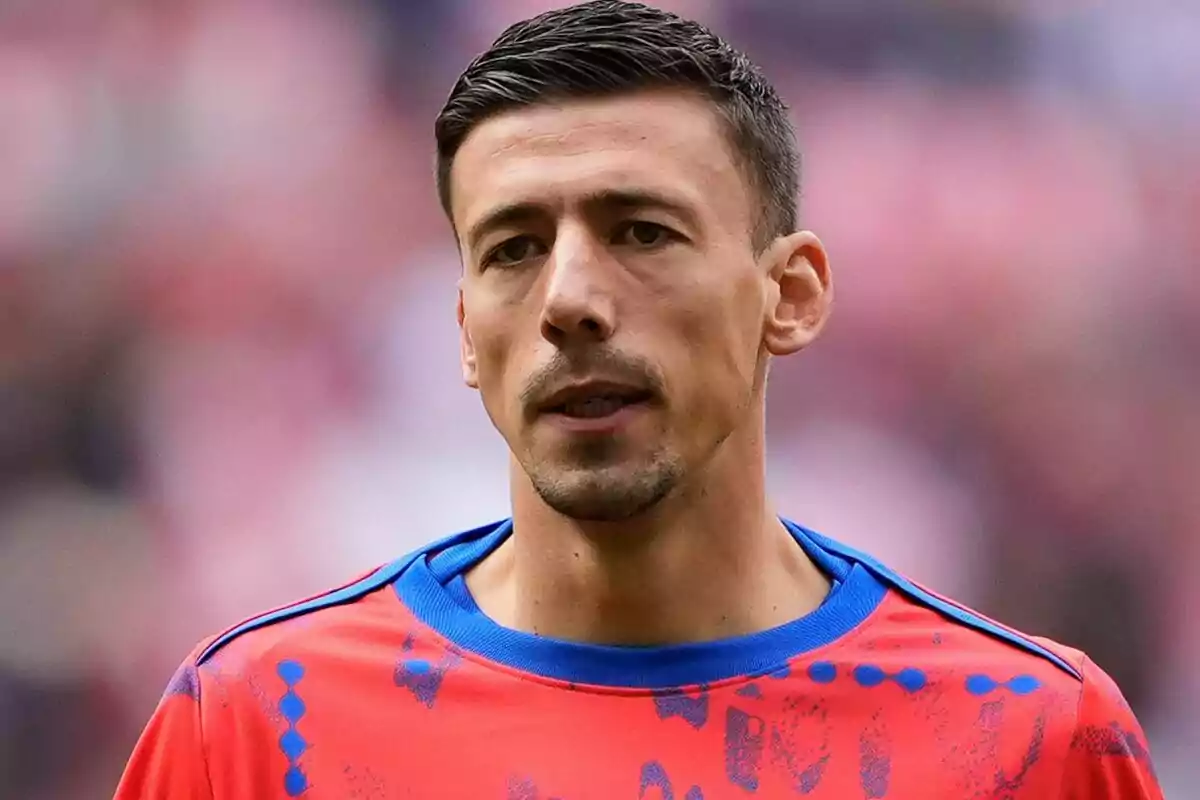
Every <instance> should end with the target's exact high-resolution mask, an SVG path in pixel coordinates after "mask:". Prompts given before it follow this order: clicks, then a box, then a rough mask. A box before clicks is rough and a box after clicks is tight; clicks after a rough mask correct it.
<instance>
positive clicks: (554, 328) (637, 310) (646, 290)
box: [436, 0, 830, 521]
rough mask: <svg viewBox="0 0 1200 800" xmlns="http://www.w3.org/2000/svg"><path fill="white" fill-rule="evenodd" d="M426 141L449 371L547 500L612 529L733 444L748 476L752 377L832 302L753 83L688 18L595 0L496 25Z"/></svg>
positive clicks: (757, 76)
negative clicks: (441, 249)
mask: <svg viewBox="0 0 1200 800" xmlns="http://www.w3.org/2000/svg"><path fill="white" fill-rule="evenodd" d="M436 133H437V145H438V189H439V194H440V197H441V201H442V204H443V206H444V208H445V210H446V213H447V215H448V217H449V218H450V221H451V223H452V225H453V227H454V231H455V235H456V237H457V240H458V244H459V248H460V252H461V254H462V260H463V274H462V279H461V283H460V291H459V306H458V316H459V323H460V327H461V331H462V337H461V338H462V341H461V345H462V348H461V349H462V366H463V372H464V377H465V380H466V382H467V383H468V384H469V385H470V386H472V387H475V388H477V389H478V390H479V391H480V393H481V395H482V398H483V402H484V406H485V408H486V409H487V412H488V414H489V416H490V417H491V419H492V421H493V422H494V423H495V425H496V427H497V429H498V430H499V431H500V432H501V434H502V435H503V436H504V437H505V439H506V440H507V442H508V445H509V447H510V449H511V451H512V453H513V457H514V460H515V461H516V463H518V464H519V465H520V467H521V468H522V469H523V470H524V473H525V475H526V476H527V477H528V479H529V484H530V485H531V486H532V487H533V489H534V490H535V491H536V492H537V494H538V495H539V496H540V497H541V499H542V500H543V501H544V502H545V503H546V504H547V505H549V506H550V507H551V508H553V509H555V510H557V511H558V512H560V513H562V514H564V515H566V516H569V517H572V518H575V519H579V520H603V521H617V520H622V519H628V518H630V517H633V516H636V515H638V514H641V513H644V512H646V511H648V510H649V509H651V508H653V507H655V506H656V505H657V504H659V503H660V502H661V501H663V500H664V499H666V498H668V497H670V496H672V495H673V494H674V493H677V492H678V491H679V490H680V489H681V487H684V486H686V485H687V484H689V482H695V481H696V480H697V478H698V477H699V476H702V475H704V474H705V473H706V472H708V471H709V468H710V466H711V465H712V464H713V462H714V459H715V458H716V457H717V455H718V454H719V453H721V452H722V450H723V449H728V448H729V447H730V445H731V440H737V441H738V442H740V443H741V444H742V445H747V444H749V445H750V446H743V447H741V449H740V450H739V452H742V453H745V454H749V455H753V454H754V453H757V459H758V463H757V464H751V463H747V464H742V465H738V466H739V468H742V469H752V470H757V471H760V472H761V470H762V463H761V461H762V455H761V426H762V417H763V394H764V388H765V381H766V374H767V364H768V362H769V360H770V358H771V357H772V356H780V355H787V354H790V353H794V352H796V351H798V350H800V349H802V348H803V347H805V346H806V345H807V344H808V343H809V342H811V341H812V340H813V338H814V337H815V336H816V335H817V333H818V332H819V330H820V329H821V326H822V324H823V322H824V320H825V318H826V316H827V314H828V310H829V301H830V294H829V288H830V286H829V271H828V266H827V263H826V257H825V252H824V250H823V248H822V246H821V243H820V242H819V241H818V240H817V239H816V237H815V236H813V235H812V234H810V233H807V232H798V231H797V229H796V196H797V191H798V186H797V183H798V176H797V171H798V167H797V162H798V158H797V154H796V148H795V141H794V135H793V131H792V128H791V125H790V123H789V120H788V114H787V109H786V107H785V106H784V104H783V103H782V101H781V100H780V98H779V96H778V95H777V93H776V92H775V90H774V89H773V88H772V87H771V85H770V84H769V83H768V82H767V81H766V80H765V78H764V77H763V76H762V74H761V73H760V72H759V70H758V69H757V68H756V67H755V66H754V65H752V64H751V63H750V62H749V61H748V60H747V59H746V57H745V56H743V55H742V54H740V53H738V52H737V51H735V50H734V49H732V48H731V47H729V46H728V45H727V44H726V43H725V42H723V41H722V40H721V39H719V38H718V37H717V36H716V35H714V34H713V33H711V32H710V31H708V30H707V29H705V28H704V27H702V26H700V25H699V24H697V23H694V22H690V21H688V20H684V19H681V18H679V17H677V16H675V15H673V14H669V13H667V12H664V11H659V10H656V9H652V8H649V7H646V6H643V5H640V4H635V3H626V2H619V1H618V0H596V1H595V2H588V3H583V4H580V5H576V6H572V7H570V8H566V9H562V10H558V11H552V12H548V13H546V14H543V15H540V16H538V17H535V18H533V19H530V20H527V21H524V22H521V23H518V24H516V25H513V26H512V27H510V28H509V29H508V30H506V31H505V32H504V33H503V34H502V35H501V36H500V38H499V39H497V40H496V41H495V42H494V43H493V45H492V46H491V48H490V49H489V50H488V51H487V52H485V53H484V54H483V55H481V56H479V57H478V58H477V59H476V60H475V61H474V62H473V63H472V64H471V65H470V66H469V67H468V68H467V70H466V71H465V72H464V73H463V75H462V77H461V78H460V79H459V80H458V82H457V83H456V85H455V87H454V89H453V91H452V92H451V95H450V97H449V99H448V100H447V102H446V105H445V107H444V108H443V110H442V112H441V114H440V115H439V116H438V119H437V124H436ZM753 442H758V449H757V450H755V447H754V446H753Z"/></svg>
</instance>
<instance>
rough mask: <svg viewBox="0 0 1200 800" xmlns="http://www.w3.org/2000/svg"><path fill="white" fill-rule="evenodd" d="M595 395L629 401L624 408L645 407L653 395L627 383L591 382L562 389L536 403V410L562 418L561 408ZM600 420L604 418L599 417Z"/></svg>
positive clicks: (646, 390) (574, 384)
mask: <svg viewBox="0 0 1200 800" xmlns="http://www.w3.org/2000/svg"><path fill="white" fill-rule="evenodd" d="M597 395H611V396H614V397H619V398H622V399H626V400H629V401H630V402H629V405H628V406H626V408H633V407H636V406H640V405H645V404H646V403H649V402H650V401H651V400H652V399H653V394H652V393H651V392H650V391H649V390H648V389H644V388H642V387H640V386H634V385H631V384H628V383H616V382H613V381H595V380H593V381H584V382H581V383H573V384H571V385H570V386H564V387H562V388H561V389H559V390H557V391H555V392H554V393H553V394H551V395H550V396H549V397H547V398H546V399H545V400H543V401H542V402H540V403H538V406H537V410H538V413H539V414H554V415H556V416H564V415H563V414H562V413H561V412H562V409H563V406H565V405H567V404H568V403H572V402H576V401H581V400H586V399H587V398H589V397H596V396H597ZM618 413H619V412H618ZM609 416H613V415H609ZM600 419H604V418H603V417H601V418H600Z"/></svg>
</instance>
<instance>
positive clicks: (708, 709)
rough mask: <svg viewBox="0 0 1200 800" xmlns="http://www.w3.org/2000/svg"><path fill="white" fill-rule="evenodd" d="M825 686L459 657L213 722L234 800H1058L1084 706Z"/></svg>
mask: <svg viewBox="0 0 1200 800" xmlns="http://www.w3.org/2000/svg"><path fill="white" fill-rule="evenodd" d="M813 677H814V676H812V675H795V674H786V675H776V676H774V677H765V678H762V679H758V680H754V681H748V682H747V681H742V682H740V683H737V684H731V685H727V686H720V687H713V688H695V689H693V690H688V691H678V692H669V693H632V692H616V691H613V692H596V691H591V690H588V691H583V690H578V689H572V688H570V687H565V686H552V685H547V684H543V683H538V682H534V681H530V680H525V679H520V678H516V677H514V676H511V675H507V674H504V673H499V672H495V671H493V670H489V669H486V668H482V667H478V666H477V665H472V664H464V663H463V662H462V660H461V658H460V657H458V656H455V655H453V654H449V653H448V654H446V655H445V656H444V657H443V658H441V659H438V660H421V659H413V660H411V661H410V662H404V661H402V662H400V663H399V664H397V665H396V666H395V668H394V669H393V670H390V674H382V673H380V672H378V671H373V672H370V673H363V674H361V675H341V676H340V678H339V680H332V679H329V680H321V679H320V673H319V672H314V670H311V669H310V670H309V671H308V672H307V673H306V678H305V679H304V680H303V681H300V682H297V683H296V684H295V685H289V686H281V685H266V682H263V681H258V682H256V681H255V680H253V679H252V678H251V679H249V680H247V679H245V678H240V679H239V681H238V684H237V685H229V686H228V687H227V691H226V692H225V693H224V695H225V696H224V697H223V699H220V701H219V704H218V708H217V710H215V711H213V712H212V714H211V716H212V717H213V719H212V720H211V721H210V722H209V723H208V725H207V728H206V730H207V731H208V732H209V736H208V740H209V744H210V761H209V764H210V771H211V773H212V777H213V783H214V789H215V790H216V796H217V797H218V798H220V797H250V796H253V797H261V798H273V797H280V798H283V797H307V798H374V799H378V800H383V799H384V798H404V797H419V798H433V797H437V798H456V797H463V798H497V800H543V799H544V800H550V798H558V800H592V798H595V799H596V800H624V799H625V798H629V800H635V799H636V800H644V799H646V798H649V799H650V800H673V799H674V798H679V800H715V799H717V798H749V797H754V798H765V799H766V800H772V799H773V798H785V797H787V798H794V797H798V796H800V797H806V798H812V800H822V799H823V798H846V797H863V798H885V797H886V798H891V799H892V800H908V799H909V798H913V799H915V798H920V799H921V800H929V799H930V798H942V797H944V798H954V800H960V799H961V798H972V797H981V798H982V797H989V798H990V797H1007V798H1013V799H1014V800H1020V799H1021V798H1042V797H1048V796H1053V793H1054V791H1055V782H1056V781H1057V780H1058V775H1059V767H1058V764H1059V763H1060V761H1061V757H1062V753H1063V751H1064V748H1065V744H1066V742H1067V740H1068V738H1069V720H1068V717H1069V714H1068V713H1067V710H1066V707H1065V700H1066V698H1058V697H1055V696H1052V695H1050V694H1048V693H1039V692H1026V693H1023V694H1018V693H1014V692H1011V691H1005V689H1004V687H1003V686H999V685H997V686H996V687H994V689H993V690H992V691H989V692H978V691H976V692H972V691H969V687H968V684H967V683H966V680H965V677H964V676H960V675H956V674H953V673H947V674H942V675H924V674H923V675H922V676H921V677H922V680H921V681H917V680H916V676H915V675H909V676H907V677H906V678H905V677H898V676H889V675H886V674H885V675H882V676H876V675H874V674H872V675H865V674H864V675H860V676H858V678H859V680H856V679H854V676H853V675H849V676H848V677H847V679H844V680H835V679H833V678H831V679H829V680H823V678H824V677H825V676H824V675H823V674H821V673H819V672H818V673H817V674H816V676H815V677H816V678H817V679H818V680H813ZM330 678H332V676H330ZM876 678H878V680H876Z"/></svg>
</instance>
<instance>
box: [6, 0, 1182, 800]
mask: <svg viewBox="0 0 1200 800" xmlns="http://www.w3.org/2000/svg"><path fill="white" fill-rule="evenodd" d="M549 5H551V4H550V3H548V2H546V1H545V0H486V2H485V0H474V1H472V0H404V1H403V2H402V0H353V1H352V0H341V1H340V2H336V3H335V2H328V1H326V2H316V1H314V0H302V1H300V2H297V0H288V1H287V2H283V0H280V1H279V2H268V1H267V0H253V1H252V0H70V1H68V0H61V1H60V2H53V3H48V2H38V1H37V0H25V1H24V2H22V1H21V0H6V2H3V3H0V176H2V179H0V796H2V797H4V798H19V799H20V800H26V799H29V800H42V798H52V799H53V800H75V798H88V799H90V798H103V797H109V796H111V793H112V790H113V787H114V786H115V784H116V780H117V777H118V775H119V773H120V771H121V768H122V766H123V763H124V760H125V758H126V757H127V755H128V753H129V751H130V749H131V748H132V746H133V743H134V740H135V738H136V736H137V734H138V731H139V729H140V728H141V726H142V725H143V724H144V722H145V721H146V719H147V717H148V716H149V714H150V712H151V710H152V709H153V707H154V705H155V703H156V701H157V699H158V697H159V695H160V693H161V690H162V688H163V686H164V685H165V684H166V681H167V679H168V677H169V676H170V674H171V672H172V670H173V668H174V667H175V665H176V664H177V663H178V662H179V661H180V660H181V659H182V658H183V656H184V655H185V654H186V653H187V651H188V650H189V648H190V647H191V646H192V644H193V643H194V642H196V641H197V640H198V639H200V638H201V637H202V636H204V635H206V634H209V633H212V632H215V631H217V630H220V629H222V628H224V627H226V626H227V625H229V624H231V623H233V622H236V621H237V620H238V619H240V618H241V617H244V616H247V615H249V614H252V613H254V612H255V611H258V610H261V609H263V608H264V607H266V606H270V605H273V604H278V603H282V602H285V601H288V600H291V599H293V598H296V597H298V596H302V595H305V594H307V593H311V592H315V591H318V590H321V589H323V588H326V587H328V586H331V585H333V584H335V583H338V582H341V581H344V580H346V579H348V578H350V577H352V576H353V575H354V574H355V573H357V572H360V571H364V570H367V569H369V568H371V567H372V566H374V565H376V564H378V563H381V562H384V561H387V560H390V559H391V558H393V557H395V556H397V555H399V554H401V553H403V552H405V551H407V550H409V549H411V548H414V547H416V546H418V545H421V544H423V543H424V542H426V541H428V540H430V539H432V538H435V537H439V536H441V535H443V534H446V533H449V532H452V531H453V530H456V529H459V528H464V527H468V526H473V525H475V524H478V523H481V522H485V521H488V520H491V519H495V518H499V517H502V516H505V515H506V510H507V494H506V486H505V463H506V454H505V450H504V447H503V444H502V442H501V440H500V439H499V437H498V436H497V435H495V434H494V433H493V431H492V430H491V428H490V426H489V423H488V421H487V418H486V416H485V415H484V413H483V411H482V408H481V406H480V404H479V402H478V400H477V398H476V397H475V396H474V395H473V393H472V392H470V391H469V390H468V389H466V388H464V387H463V386H462V385H461V383H460V380H459V369H458V351H457V339H456V328H455V322H454V310H453V309H454V301H455V280H456V278H457V272H458V262H457V255H456V252H455V250H454V248H453V244H452V240H451V237H450V233H449V230H448V228H447V226H446V224H445V223H444V222H443V220H442V219H441V217H440V212H439V210H438V208H437V204H436V201H435V198H434V191H433V181H432V164H433V143H432V121H433V117H434V115H435V113H436V111H437V109H438V108H439V106H440V103H441V101H442V99H443V98H444V96H445V93H446V92H447V91H448V90H449V87H450V85H451V84H452V82H453V79H454V77H455V76H456V74H457V72H458V70H460V69H461V68H462V67H463V66H465V64H466V62H467V60H468V59H469V58H470V57H471V56H472V55H473V54H474V53H476V52H478V51H479V50H480V49H482V48H483V47H485V46H486V44H487V43H488V42H489V41H490V40H491V38H493V37H494V36H495V35H496V34H497V33H498V32H499V31H500V30H501V28H502V27H503V26H504V25H505V24H507V23H509V22H512V21H514V20H516V19H518V18H520V17H522V16H526V15H528V14H531V13H535V12H538V11H541V10H544V9H545V8H547V7H549ZM558 5H565V3H559V4H558ZM668 5H669V6H670V7H671V8H673V9H675V10H679V11H682V12H684V13H687V14H689V15H691V16H694V17H697V18H699V19H702V20H704V21H707V22H710V23H712V24H713V25H714V26H716V27H717V29H718V30H720V31H722V32H723V33H725V34H726V35H727V36H728V38H729V39H730V40H732V41H733V42H734V43H736V44H738V45H739V46H741V47H743V48H744V49H746V50H747V51H748V52H749V53H750V54H751V55H752V56H753V57H754V58H756V59H757V60H758V61H759V62H760V63H761V64H762V65H763V66H764V67H765V68H766V69H767V71H768V72H769V74H770V75H771V76H773V78H774V79H775V80H776V82H777V83H778V85H779V87H780V89H781V90H782V91H783V93H784V94H785V96H786V97H787V98H788V100H789V102H790V103H791V105H792V107H793V110H794V116H795V121H796V124H797V127H798V130H799V133H800V138H801V144H802V147H803V150H804V154H805V171H804V189H803V195H804V200H803V205H802V214H803V220H804V225H805V227H810V228H812V229H814V230H815V231H817V232H818V233H819V234H820V235H821V236H822V238H823V239H824V240H825V242H826V244H827V245H828V247H829V248H830V250H831V253H832V256H833V264H834V268H835V276H836V280H837V289H838V304H839V308H838V310H837V313H836V314H835V315H834V320H833V323H832V325H831V327H830V328H829V329H828V335H827V337H826V338H825V339H824V340H823V341H822V342H820V343H819V344H818V345H817V346H815V347H814V348H813V349H812V350H810V351H808V352H806V353H805V354H803V355H802V356H800V357H797V358H794V359H791V360H789V361H788V362H781V363H779V364H778V367H777V369H776V371H775V372H774V374H773V384H772V386H771V398H770V404H769V408H770V435H771V440H770V441H771V447H772V451H771V465H770V469H771V480H772V486H773V489H774V491H775V494H776V496H777V497H778V498H779V500H780V502H781V505H782V510H783V511H785V512H786V513H787V514H788V515H790V516H792V517H793V518H794V519H796V520H797V521H799V522H801V523H804V524H807V525H809V526H811V527H815V528H817V529H819V530H821V531H823V532H825V533H828V534H830V535H833V536H835V537H837V538H841V539H843V540H846V541H848V542H851V543H854V544H856V545H858V546H860V547H862V548H865V549H867V550H870V551H873V552H874V553H875V554H877V555H879V556H880V557H882V558H883V559H885V560H886V561H889V562H891V563H892V564H893V565H894V566H896V567H898V568H900V569H902V570H904V571H907V572H909V573H910V574H912V575H913V576H915V577H916V578H918V579H920V580H923V581H925V582H927V583H929V584H932V585H933V586H935V587H937V588H939V589H941V590H942V591H944V592H946V593H950V594H953V595H955V596H956V597H958V598H960V599H962V600H964V601H966V602H968V603H971V604H973V605H976V606H977V607H979V608H981V609H982V610H984V611H985V612H987V613H990V614H991V615H994V616H997V617H999V618H1000V619H1001V620H1003V621H1005V622H1007V623H1009V624H1011V625H1014V626H1017V627H1021V628H1024V629H1027V630H1029V631H1032V632H1036V633H1040V634H1044V635H1048V636H1052V637H1055V638H1058V639H1060V640H1063V641H1065V642H1067V643H1070V644H1072V645H1075V646H1078V647H1081V648H1084V649H1086V650H1088V651H1089V652H1090V653H1091V654H1092V656H1093V657H1094V659H1095V660H1096V661H1097V662H1098V663H1099V664H1100V665H1101V666H1102V667H1104V668H1105V669H1107V670H1108V671H1109V672H1110V673H1111V674H1113V675H1114V676H1115V677H1116V678H1117V680H1118V682H1119V683H1120V684H1121V685H1122V687H1123V688H1124V690H1125V692H1126V694H1127V696H1128V698H1129V700H1130V701H1131V703H1132V704H1133V706H1134V707H1135V709H1136V710H1137V711H1138V712H1139V714H1140V715H1141V718H1142V720H1143V722H1144V724H1145V726H1146V728H1147V729H1148V733H1149V736H1150V738H1151V742H1152V747H1153V750H1154V752H1155V756H1156V760H1157V763H1158V767H1159V771H1160V773H1161V776H1162V778H1163V780H1164V782H1165V784H1166V786H1167V789H1168V795H1169V796H1170V797H1172V798H1181V799H1182V798H1188V797H1195V796H1197V794H1196V792H1197V790H1196V788H1195V787H1196V786H1200V759H1197V758H1196V756H1197V755H1200V723H1198V722H1197V720H1200V580H1197V578H1196V576H1197V571H1198V567H1200V491H1198V490H1200V277H1198V276H1197V271H1198V270H1200V24H1197V23H1200V15H1198V14H1197V12H1196V7H1195V4H1188V3H1182V2H1173V1H1172V0H1136V2H1135V0H1123V1H1122V0H1111V1H1109V2H1090V1H1089V0H1016V1H1014V0H971V1H969V2H967V1H965V0H964V1H960V2H955V3H947V2H937V0H906V1H905V2H891V3H885V4H881V3H878V2H868V0H804V2H797V1H796V0H725V1H724V2H721V1H719V0H707V1H697V2H686V1H681V2H673V3H670V4H668ZM1187 6H1191V7H1192V8H1191V10H1190V11H1189V10H1188V9H1187ZM1189 756H1190V758H1189Z"/></svg>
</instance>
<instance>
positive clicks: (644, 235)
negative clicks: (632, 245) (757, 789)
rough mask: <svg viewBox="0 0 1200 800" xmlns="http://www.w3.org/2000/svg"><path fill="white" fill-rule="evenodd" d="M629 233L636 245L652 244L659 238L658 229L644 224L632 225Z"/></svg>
mask: <svg viewBox="0 0 1200 800" xmlns="http://www.w3.org/2000/svg"><path fill="white" fill-rule="evenodd" d="M629 232H630V233H631V234H632V235H633V239H634V241H636V242H637V243H638V244H654V243H655V242H657V241H658V237H659V230H658V227H657V226H655V225H649V224H647V223H644V222H638V223H634V225H633V226H632V228H631V229H630V231H629Z"/></svg>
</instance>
